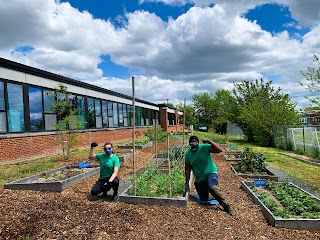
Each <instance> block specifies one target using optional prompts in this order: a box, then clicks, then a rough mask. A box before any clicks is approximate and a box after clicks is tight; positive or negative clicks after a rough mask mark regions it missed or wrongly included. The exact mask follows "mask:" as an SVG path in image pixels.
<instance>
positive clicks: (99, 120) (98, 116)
mask: <svg viewBox="0 0 320 240" xmlns="http://www.w3.org/2000/svg"><path fill="white" fill-rule="evenodd" d="M94 103H95V113H96V127H97V128H102V116H101V101H100V99H95V100H94Z"/></svg>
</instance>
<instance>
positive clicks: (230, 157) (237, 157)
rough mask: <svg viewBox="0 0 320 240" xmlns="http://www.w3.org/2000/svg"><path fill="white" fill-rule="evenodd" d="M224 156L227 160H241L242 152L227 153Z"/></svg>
mask: <svg viewBox="0 0 320 240" xmlns="http://www.w3.org/2000/svg"><path fill="white" fill-rule="evenodd" d="M224 157H225V159H226V160H227V161H240V160H241V154H225V155H224Z"/></svg>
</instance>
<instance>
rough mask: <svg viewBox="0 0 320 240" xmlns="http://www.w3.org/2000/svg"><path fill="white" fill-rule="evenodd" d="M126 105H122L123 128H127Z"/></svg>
mask: <svg viewBox="0 0 320 240" xmlns="http://www.w3.org/2000/svg"><path fill="white" fill-rule="evenodd" d="M127 107H128V105H127V104H123V109H122V110H123V126H124V127H128V114H127Z"/></svg>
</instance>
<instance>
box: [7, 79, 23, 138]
mask: <svg viewBox="0 0 320 240" xmlns="http://www.w3.org/2000/svg"><path fill="white" fill-rule="evenodd" d="M7 94H8V95H7V96H8V98H7V99H8V130H9V132H24V131H25V127H24V106H23V91H22V85H18V84H11V83H8V84H7Z"/></svg>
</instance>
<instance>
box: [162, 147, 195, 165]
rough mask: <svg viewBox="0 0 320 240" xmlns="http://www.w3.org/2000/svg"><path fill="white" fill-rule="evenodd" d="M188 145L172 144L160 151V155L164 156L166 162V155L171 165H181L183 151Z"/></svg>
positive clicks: (182, 162)
mask: <svg viewBox="0 0 320 240" xmlns="http://www.w3.org/2000/svg"><path fill="white" fill-rule="evenodd" d="M189 148H190V147H189V145H184V146H174V147H172V148H170V149H167V150H165V151H162V152H161V155H162V156H163V157H164V158H165V163H167V159H168V155H169V159H170V163H171V165H183V164H184V155H185V152H186V151H187V150H188V149H189Z"/></svg>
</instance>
